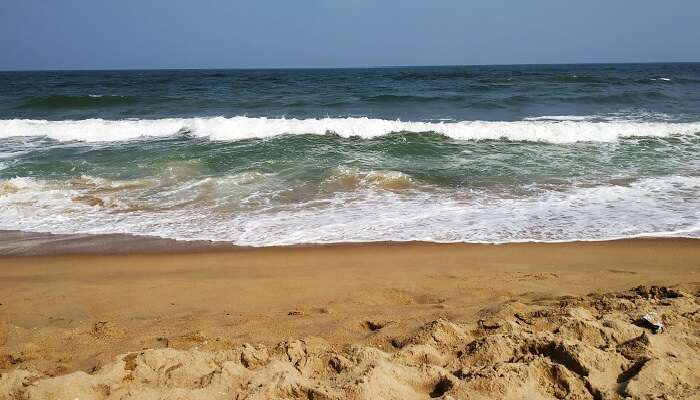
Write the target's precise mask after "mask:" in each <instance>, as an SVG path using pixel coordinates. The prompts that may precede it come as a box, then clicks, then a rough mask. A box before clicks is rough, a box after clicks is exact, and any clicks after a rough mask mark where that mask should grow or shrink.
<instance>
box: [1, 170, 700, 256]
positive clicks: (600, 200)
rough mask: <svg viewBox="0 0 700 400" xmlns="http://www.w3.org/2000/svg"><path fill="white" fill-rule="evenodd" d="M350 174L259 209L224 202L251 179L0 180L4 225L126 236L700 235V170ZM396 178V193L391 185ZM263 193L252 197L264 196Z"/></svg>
mask: <svg viewBox="0 0 700 400" xmlns="http://www.w3.org/2000/svg"><path fill="white" fill-rule="evenodd" d="M348 174H349V175H350V177H352V176H356V179H350V181H351V183H352V182H354V181H363V182H360V183H359V184H351V185H349V186H348V189H349V190H334V191H332V192H330V193H325V192H324V193H325V194H324V193H320V197H313V198H310V199H307V200H304V201H302V202H295V203H293V204H289V203H287V202H274V201H273V202H269V201H260V202H259V204H257V205H255V206H253V207H252V208H250V207H249V208H240V205H244V206H245V205H246V204H248V202H249V199H250V197H248V196H245V197H242V198H239V197H237V198H236V199H234V203H237V204H238V205H237V206H231V207H228V208H227V207H222V205H223V204H225V203H227V202H230V201H231V198H230V195H231V192H232V189H233V187H232V186H231V185H230V184H233V185H238V182H240V179H241V178H242V177H243V176H232V177H221V178H216V179H223V180H216V181H212V179H214V178H210V177H207V178H204V179H201V180H195V181H186V182H182V184H180V185H177V186H176V187H174V188H173V187H170V186H167V187H162V188H161V190H159V191H158V194H157V195H154V193H153V191H152V190H148V191H147V192H144V191H142V189H141V187H142V185H143V184H144V183H143V182H141V181H140V180H138V181H135V182H130V181H121V182H114V181H108V180H104V179H99V178H91V177H83V178H81V179H80V180H71V181H61V180H59V181H44V180H36V179H32V178H13V179H9V180H6V181H0V229H7V230H24V231H33V232H50V233H127V234H135V235H148V236H161V237H167V238H173V239H181V240H220V241H230V242H233V243H235V244H237V245H243V246H272V245H290V244H310V243H337V242H362V241H365V242H368V241H412V240H422V241H433V242H477V243H480V242H486V243H503V242H525V241H544V242H557V241H575V240H605V239H618V238H633V237H644V236H668V237H681V236H685V237H696V238H697V237H700V225H699V224H698V221H697V209H698V206H700V202H699V201H698V199H699V197H698V196H697V194H698V188H699V187H700V186H699V185H700V177H686V176H665V177H656V178H641V179H638V180H635V181H633V182H628V183H627V184H625V185H619V184H600V185H595V186H585V187H570V188H567V189H564V190H547V188H546V187H543V188H541V189H543V190H538V191H534V192H530V193H529V194H528V195H526V196H518V197H512V196H502V195H501V194H499V193H498V192H493V191H489V190H478V189H475V190H471V191H469V192H468V193H461V192H460V191H454V190H421V188H420V187H416V188H415V190H408V191H407V190H397V189H403V188H404V187H405V184H403V183H402V184H401V186H400V187H399V188H397V187H396V186H395V183H396V182H406V181H407V180H408V179H410V178H409V177H407V176H405V175H401V174H397V173H396V172H394V171H374V172H373V171H369V172H363V171H342V170H339V171H338V173H337V175H338V176H339V177H340V176H341V175H348ZM340 178H341V179H346V178H342V177H340ZM246 179H248V178H247V177H246V178H244V180H243V182H247V180H246ZM254 179H256V180H257V179H263V180H264V177H261V178H254ZM408 182H409V183H410V180H408ZM146 184H149V183H146ZM386 184H390V185H389V187H388V188H386V187H382V186H384V185H386ZM219 185H221V187H219ZM257 189H259V187H253V188H251V189H250V190H248V191H246V192H245V193H254V194H251V196H253V195H256V196H260V194H257V193H258V191H257ZM277 189H279V188H268V190H267V191H266V192H265V193H263V194H262V196H263V198H268V199H270V198H271V197H274V196H275V193H278V191H277ZM377 189H382V190H377ZM387 189H388V190H387ZM640 205H641V206H640ZM671 210H672V212H671ZM193 227H196V229H193Z"/></svg>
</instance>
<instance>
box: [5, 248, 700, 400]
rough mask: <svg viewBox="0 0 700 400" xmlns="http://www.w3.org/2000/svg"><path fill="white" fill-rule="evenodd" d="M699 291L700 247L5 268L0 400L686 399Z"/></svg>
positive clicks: (695, 376)
mask: <svg viewBox="0 0 700 400" xmlns="http://www.w3.org/2000/svg"><path fill="white" fill-rule="evenodd" d="M640 285H646V288H641V289H637V290H636V291H629V290H630V289H632V288H635V287H638V286H640ZM651 285H658V286H667V287H674V289H673V290H662V289H653V290H652V289H650V287H651ZM698 290H700V242H698V241H694V240H632V241H611V242H584V243H561V244H559V243H558V244H508V245H464V244H455V245H438V244H427V243H410V244H362V245H338V246H318V247H296V248H268V249H231V250H227V249H215V250H206V251H204V250H196V251H180V252H177V253H171V252H163V253H148V254H130V255H129V254H112V255H109V254H83V255H63V256H23V257H4V258H0V303H2V305H0V373H2V376H1V377H0V398H2V396H3V395H4V396H6V397H9V398H12V397H13V396H14V397H17V398H36V399H52V398H70V399H74V398H76V397H77V398H80V399H88V398H96V399H121V398H134V399H136V398H139V399H140V398H188V399H189V398H202V399H205V398H206V399H213V398H229V399H230V398H251V399H267V398H304V399H307V398H329V399H336V398H337V399H346V398H348V399H382V398H386V399H414V398H415V399H426V398H430V397H435V398H440V397H442V398H445V399H447V398H455V399H457V398H460V399H461V398H474V399H487V398H488V399H490V398H510V399H516V398H564V397H565V396H569V397H567V398H600V397H601V396H602V397H603V398H624V397H625V396H629V397H632V398H644V396H646V395H647V394H650V395H653V394H663V393H665V394H666V395H667V396H668V398H692V396H693V395H695V396H697V395H700V336H699V335H700V333H699V332H700V305H699V304H698V303H699V301H698V297H697V293H698ZM606 293H609V294H606ZM651 312H654V313H656V314H654V315H655V317H657V318H659V320H660V321H662V322H663V323H664V325H665V329H664V330H663V331H662V332H659V333H656V334H653V333H652V332H651V329H650V328H649V327H648V326H647V327H645V326H643V324H640V323H639V322H638V320H639V318H640V317H641V316H643V315H645V314H648V313H651ZM635 323H636V324H635ZM76 371H77V372H76ZM52 377H53V378H52ZM159 396H161V397H159ZM236 396H238V397H236ZM696 398H697V397H696Z"/></svg>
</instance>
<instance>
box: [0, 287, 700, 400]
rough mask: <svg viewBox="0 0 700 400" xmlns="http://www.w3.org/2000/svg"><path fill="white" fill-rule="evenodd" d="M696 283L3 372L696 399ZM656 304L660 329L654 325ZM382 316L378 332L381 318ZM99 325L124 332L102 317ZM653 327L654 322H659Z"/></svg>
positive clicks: (336, 395)
mask: <svg viewBox="0 0 700 400" xmlns="http://www.w3.org/2000/svg"><path fill="white" fill-rule="evenodd" d="M698 296H700V294H690V293H684V292H682V291H679V290H673V289H669V288H660V287H638V288H635V289H633V290H630V291H628V292H623V293H611V294H602V295H590V296H587V297H585V298H578V297H576V298H574V297H562V298H556V299H548V300H541V301H536V302H533V303H530V304H523V303H518V302H508V303H505V304H503V305H501V306H500V307H498V308H497V309H491V310H488V311H484V312H483V313H482V315H481V317H482V318H481V319H480V320H479V321H478V322H477V323H473V324H457V323H453V322H450V321H447V320H444V319H440V320H436V321H433V322H430V323H428V324H426V325H425V326H423V327H421V328H420V329H418V330H417V331H415V332H412V333H410V334H407V335H405V336H404V337H389V336H386V339H385V340H386V341H387V343H384V344H385V346H382V348H385V349H387V348H388V349H391V350H390V351H385V350H380V349H379V348H375V347H370V346H358V345H355V346H346V347H343V348H338V347H337V346H332V345H330V344H329V343H327V342H325V341H324V340H322V339H318V338H307V339H305V340H290V341H287V342H283V343H280V344H278V345H277V346H274V347H269V348H268V347H265V346H261V345H258V346H256V345H250V344H245V345H243V346H240V347H237V348H234V349H230V350H225V351H217V352H202V351H199V350H196V349H191V350H176V349H172V348H164V349H157V350H145V351H141V352H136V353H129V354H124V355H121V356H119V357H118V358H117V359H116V360H114V362H112V363H110V364H108V365H105V366H103V367H102V368H100V369H99V370H97V371H95V372H94V373H91V374H88V373H85V372H74V373H70V374H67V375H61V376H55V377H48V376H42V375H40V374H38V373H34V372H32V371H25V370H12V371H10V372H7V373H4V374H2V376H0V397H2V398H8V399H76V398H77V399H81V400H86V399H217V398H222V399H224V398H226V399H232V398H235V399H428V398H442V399H496V398H498V399H564V398H566V399H623V398H634V399H646V398H666V399H700V297H698ZM649 315H653V316H654V318H656V319H655V321H656V322H658V323H660V324H661V325H662V329H655V328H654V327H653V326H650V325H649V322H648V321H647V319H649V318H646V319H645V316H649ZM375 325H376V330H375V329H373V331H376V332H375V333H373V334H377V335H378V337H382V336H381V335H380V333H381V331H382V329H384V328H383V327H381V326H380V324H373V326H375ZM95 330H96V334H119V333H120V332H113V331H112V330H111V329H109V327H108V326H106V325H100V326H96V329H95ZM654 331H656V332H657V333H653V332H654Z"/></svg>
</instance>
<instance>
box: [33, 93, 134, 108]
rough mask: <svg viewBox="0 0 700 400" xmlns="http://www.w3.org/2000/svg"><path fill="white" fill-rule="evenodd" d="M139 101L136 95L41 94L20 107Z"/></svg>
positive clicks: (70, 106) (88, 106) (82, 106)
mask: <svg viewBox="0 0 700 400" xmlns="http://www.w3.org/2000/svg"><path fill="white" fill-rule="evenodd" d="M138 101H139V97H136V96H111V95H110V96H102V95H88V96H64V95H53V96H41V97H32V98H29V99H27V100H26V101H25V102H24V103H22V104H21V105H20V108H56V109H59V108H93V107H111V106H120V105H127V104H135V103H137V102H138Z"/></svg>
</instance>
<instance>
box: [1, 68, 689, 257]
mask: <svg viewBox="0 0 700 400" xmlns="http://www.w3.org/2000/svg"><path fill="white" fill-rule="evenodd" d="M0 229H1V230H22V231H32V232H49V233H86V234H98V233H125V234H136V235H149V236H159V237H166V238H175V239H183V240H216V241H228V242H232V243H233V244H235V245H240V246H273V245H292V244H310V243H336V242H366V241H412V240H420V241H433V242H478V243H484V242H485V243H505V242H523V241H544V242H548V241H574V240H606V239H617V238H634V237H700V64H610V65H605V64H595V65H527V66H454V67H395V68H367V69H297V70H292V69H289V70H158V71H83V72H77V71H76V72H69V71H62V72H0Z"/></svg>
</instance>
